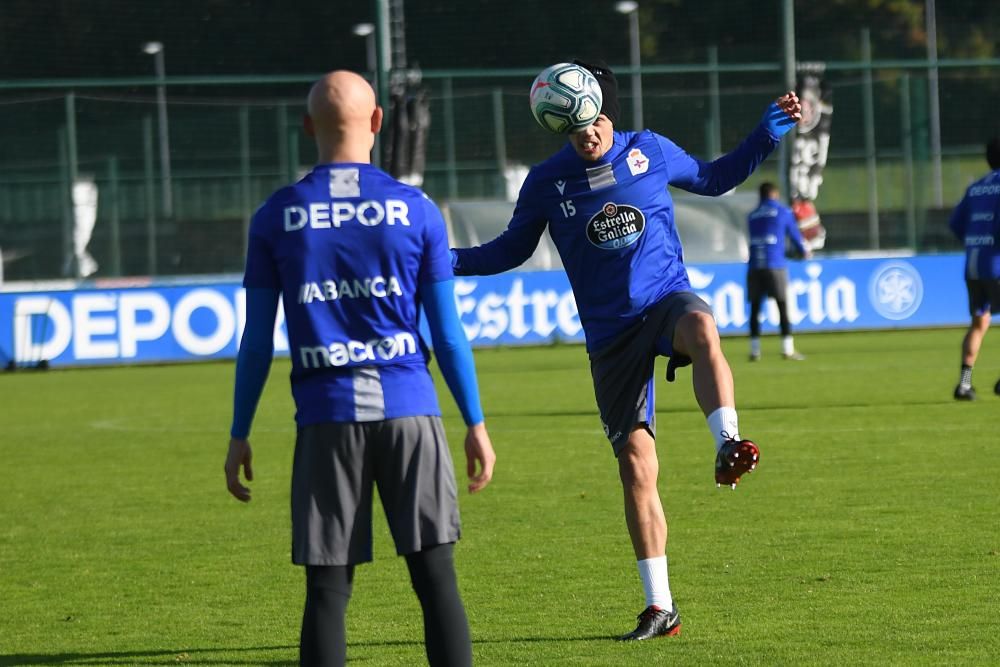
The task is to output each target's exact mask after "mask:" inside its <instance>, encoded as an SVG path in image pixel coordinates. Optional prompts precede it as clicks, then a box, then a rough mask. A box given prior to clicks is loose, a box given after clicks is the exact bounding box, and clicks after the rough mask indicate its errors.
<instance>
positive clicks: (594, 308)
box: [452, 105, 791, 352]
mask: <svg viewBox="0 0 1000 667" xmlns="http://www.w3.org/2000/svg"><path fill="white" fill-rule="evenodd" d="M772 106H773V107H774V105H772ZM774 109H777V107H774ZM769 111H771V112H772V113H773V110H772V109H771V108H770V107H769ZM780 113H781V116H784V114H783V112H780ZM789 122H791V121H789ZM780 135H781V133H778V134H775V133H774V132H772V130H771V127H770V126H769V125H768V124H767V122H762V123H761V124H760V125H758V127H757V128H756V129H754V131H753V132H751V133H750V135H749V136H748V137H747V138H746V139H745V140H744V141H743V143H742V144H740V146H739V147H737V148H736V149H735V150H734V151H732V152H731V153H728V154H727V155H724V156H722V157H720V158H719V159H717V160H715V161H714V162H703V161H701V160H698V159H697V158H694V157H692V156H691V155H689V154H688V153H687V152H685V151H684V150H683V149H682V148H680V147H679V146H677V145H676V144H675V143H673V142H672V141H670V140H669V139H667V138H666V137H663V136H661V135H658V134H656V133H654V132H651V131H649V130H645V131H643V132H638V133H636V132H617V131H616V132H614V137H613V141H614V143H613V146H612V147H611V148H610V149H609V150H608V152H607V153H606V154H605V155H604V156H603V157H602V158H601V159H600V160H598V161H596V162H589V161H586V160H584V159H582V158H581V157H579V156H578V155H577V154H576V152H575V151H574V150H573V147H572V146H571V145H569V144H567V145H566V146H565V147H564V148H563V149H561V150H560V151H559V152H558V153H556V154H555V155H554V156H552V157H551V158H549V159H548V160H546V161H545V162H542V163H541V164H539V165H536V166H534V167H533V168H532V169H531V171H530V172H529V173H528V176H527V178H526V180H525V182H524V185H523V186H522V187H521V192H520V195H519V196H518V200H517V205H516V207H515V209H514V215H513V218H512V219H511V221H510V223H509V225H508V226H507V229H506V230H505V231H504V232H503V233H502V234H501V235H500V236H498V237H497V238H496V239H494V240H492V241H490V242H489V243H486V244H484V245H481V246H477V247H475V248H464V249H456V250H452V263H453V266H454V268H455V273H456V274H458V275H488V274H494V273H500V272H502V271H506V270H508V269H511V268H514V267H516V266H518V265H519V264H521V263H523V262H524V261H525V260H527V259H528V258H529V257H530V256H531V253H532V252H534V250H535V247H536V246H537V244H538V240H539V238H540V237H541V235H542V232H543V231H545V229H546V227H548V230H549V234H550V235H551V236H552V240H553V242H554V243H555V245H556V248H557V249H558V250H559V255H560V257H561V258H562V262H563V266H564V267H565V269H566V275H567V276H568V278H569V282H570V284H571V285H572V287H573V294H574V296H575V297H576V303H577V308H578V309H579V312H580V321H581V323H582V325H583V329H584V334H585V335H586V338H587V351H588V352H594V351H596V350H600V349H601V348H602V347H604V346H605V345H607V344H608V343H610V342H611V341H612V340H613V339H614V338H615V337H617V336H618V335H619V334H620V333H622V332H623V331H624V330H625V329H627V328H628V327H629V325H631V324H633V323H634V322H636V321H638V320H639V319H640V318H642V317H643V314H644V313H645V312H646V310H647V309H648V308H650V307H651V306H653V305H654V304H656V303H657V302H659V301H660V300H662V299H663V298H664V297H665V296H667V295H668V294H670V293H672V292H677V291H680V290H689V289H690V284H689V283H688V278H687V272H686V270H685V268H684V253H683V249H682V248H681V241H680V238H679V237H678V235H677V228H676V226H675V225H674V205H673V200H672V199H671V197H670V193H669V192H668V191H667V186H668V185H674V186H676V187H679V188H681V189H683V190H687V191H688V192H693V193H695V194H702V195H721V194H723V193H725V192H726V191H728V190H731V189H732V188H734V187H735V186H737V185H739V184H740V183H742V182H743V181H744V180H746V178H747V177H748V176H749V175H750V174H751V173H752V172H753V170H754V169H755V168H756V167H757V165H759V164H760V163H761V162H762V161H763V160H764V159H765V158H766V157H767V156H768V155H769V154H770V153H771V151H773V150H774V148H775V146H777V145H778V141H779V138H780Z"/></svg>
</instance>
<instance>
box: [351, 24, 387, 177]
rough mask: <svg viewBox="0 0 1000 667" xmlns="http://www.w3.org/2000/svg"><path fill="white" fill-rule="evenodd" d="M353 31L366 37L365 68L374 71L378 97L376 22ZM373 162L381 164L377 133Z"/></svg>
mask: <svg viewBox="0 0 1000 667" xmlns="http://www.w3.org/2000/svg"><path fill="white" fill-rule="evenodd" d="M351 32H352V33H354V34H355V35H356V36H358V37H364V38H365V69H367V70H368V71H369V72H371V73H372V89H373V90H374V91H375V97H376V99H378V92H379V91H378V58H377V55H376V51H375V24H374V23H357V24H355V26H354V27H353V28H351ZM372 154H373V158H372V160H373V162H374V164H375V166H376V167H378V166H380V165H381V157H380V156H381V154H382V142H381V139H380V138H379V135H377V134H376V135H375V144H374V146H372Z"/></svg>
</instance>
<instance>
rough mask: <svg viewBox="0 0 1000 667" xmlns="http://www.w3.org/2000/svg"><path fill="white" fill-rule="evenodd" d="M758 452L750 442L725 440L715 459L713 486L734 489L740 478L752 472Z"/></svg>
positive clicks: (758, 456)
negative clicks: (724, 486)
mask: <svg viewBox="0 0 1000 667" xmlns="http://www.w3.org/2000/svg"><path fill="white" fill-rule="evenodd" d="M759 460H760V451H759V450H758V449H757V445H755V444H754V443H753V442H751V441H750V440H732V439H730V440H726V441H725V442H724V443H722V447H721V448H720V449H719V453H718V455H716V457H715V484H716V485H717V486H722V485H723V484H725V485H726V486H729V487H732V488H733V489H735V488H736V485H737V484H738V483H739V481H740V477H742V476H743V475H745V474H747V473H749V472H753V469H754V468H756V467H757V462H758V461H759Z"/></svg>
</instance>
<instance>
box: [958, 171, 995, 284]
mask: <svg viewBox="0 0 1000 667" xmlns="http://www.w3.org/2000/svg"><path fill="white" fill-rule="evenodd" d="M948 225H949V226H950V227H951V231H952V232H954V233H955V236H957V237H958V240H959V241H961V242H962V243H963V244H964V245H965V277H966V278H967V279H969V280H1000V252H998V251H997V242H998V241H1000V170H997V171H993V172H991V173H989V174H987V175H986V176H984V177H983V178H981V179H979V180H978V181H976V182H975V183H973V184H972V185H970V186H969V189H968V190H966V191H965V196H964V197H963V198H962V201H960V202H959V203H958V206H956V207H955V210H954V211H953V212H952V214H951V220H949V222H948Z"/></svg>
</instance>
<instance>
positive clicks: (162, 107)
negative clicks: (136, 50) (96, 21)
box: [142, 42, 174, 218]
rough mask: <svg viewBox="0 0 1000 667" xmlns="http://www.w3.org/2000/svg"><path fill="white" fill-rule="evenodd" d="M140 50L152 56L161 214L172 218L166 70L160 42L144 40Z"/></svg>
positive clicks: (172, 200)
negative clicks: (154, 78)
mask: <svg viewBox="0 0 1000 667" xmlns="http://www.w3.org/2000/svg"><path fill="white" fill-rule="evenodd" d="M142 52H143V53H145V54H146V55H150V56H153V68H154V70H155V72H156V79H157V81H158V82H159V83H158V84H157V86H156V109H157V114H158V117H157V121H158V125H159V137H160V177H161V179H162V186H163V215H164V216H165V217H167V218H172V217H173V215H174V197H173V185H172V182H171V175H170V130H169V129H168V127H167V87H166V78H167V71H166V65H165V63H164V56H163V43H162V42H146V43H145V44H143V45H142Z"/></svg>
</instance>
